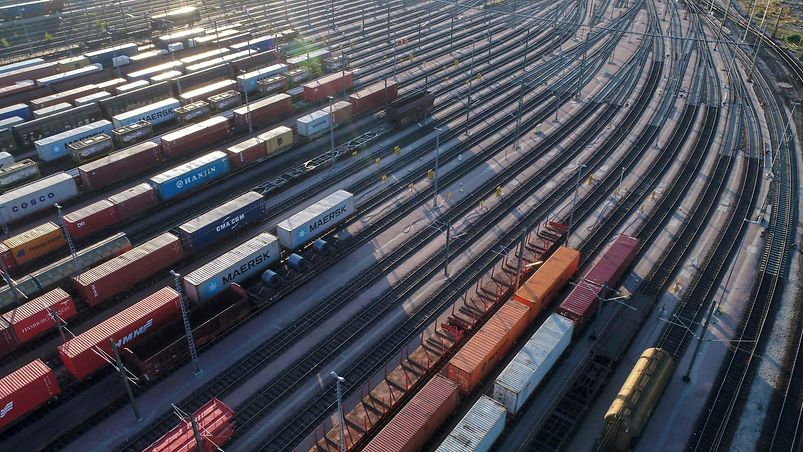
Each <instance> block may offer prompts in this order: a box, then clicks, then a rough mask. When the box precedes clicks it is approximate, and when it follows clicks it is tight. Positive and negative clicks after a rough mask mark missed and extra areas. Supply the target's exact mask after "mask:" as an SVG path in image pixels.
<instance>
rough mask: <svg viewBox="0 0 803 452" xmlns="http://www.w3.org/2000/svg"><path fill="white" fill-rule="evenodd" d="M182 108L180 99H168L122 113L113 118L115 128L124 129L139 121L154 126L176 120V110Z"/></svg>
mask: <svg viewBox="0 0 803 452" xmlns="http://www.w3.org/2000/svg"><path fill="white" fill-rule="evenodd" d="M180 106H181V102H179V101H178V99H173V98H168V99H163V100H160V101H158V102H156V103H153V104H151V105H146V106H144V107H139V108H136V109H134V110H131V111H128V112H125V113H120V114H118V115H115V116H114V117H112V122H113V123H114V127H115V128H120V127H124V126H127V125H130V124H133V123H135V122H139V121H148V122H149V123H150V124H151V125H152V126H155V125H159V124H162V123H165V122H168V121H172V120H174V119H176V111H175V110H176V108H178V107H180Z"/></svg>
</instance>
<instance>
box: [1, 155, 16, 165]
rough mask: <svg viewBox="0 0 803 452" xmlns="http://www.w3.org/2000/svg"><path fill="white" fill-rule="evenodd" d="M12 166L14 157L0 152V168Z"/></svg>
mask: <svg viewBox="0 0 803 452" xmlns="http://www.w3.org/2000/svg"><path fill="white" fill-rule="evenodd" d="M13 164H14V156H13V155H11V154H9V153H8V152H0V168H5V167H7V166H9V165H13Z"/></svg>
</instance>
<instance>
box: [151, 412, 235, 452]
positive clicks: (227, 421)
mask: <svg viewBox="0 0 803 452" xmlns="http://www.w3.org/2000/svg"><path fill="white" fill-rule="evenodd" d="M193 417H194V418H195V422H196V424H197V425H198V429H199V430H200V431H202V432H204V434H203V435H202V440H201V441H202V442H203V448H204V450H217V448H218V446H222V445H223V444H226V443H227V442H229V440H230V439H231V438H232V436H234V411H232V409H231V408H229V407H228V406H226V404H225V403H223V402H221V401H220V400H218V399H212V400H210V401H209V402H207V403H206V404H204V406H202V407H201V408H198V410H196V411H195V413H193ZM196 450H198V447H197V443H196V441H195V434H194V433H193V431H192V424H190V423H189V422H188V421H181V422H180V423H179V424H178V425H177V426H176V427H175V428H173V429H172V430H170V431H169V432H167V433H165V434H164V436H162V437H161V438H159V439H157V440H156V441H154V442H153V444H151V445H150V446H148V447H147V448H146V449H145V451H146V452H178V451H181V452H187V451H196Z"/></svg>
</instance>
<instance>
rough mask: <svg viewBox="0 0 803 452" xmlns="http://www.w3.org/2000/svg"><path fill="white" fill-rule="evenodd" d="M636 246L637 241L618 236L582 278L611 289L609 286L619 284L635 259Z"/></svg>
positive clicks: (625, 236) (626, 236)
mask: <svg viewBox="0 0 803 452" xmlns="http://www.w3.org/2000/svg"><path fill="white" fill-rule="evenodd" d="M638 245H639V239H637V238H635V237H630V236H629V235H625V234H620V235H619V237H617V238H616V240H614V241H613V243H611V246H610V247H608V249H607V250H605V253H604V254H603V255H602V257H600V259H599V260H598V261H596V262H594V265H593V266H592V267H591V269H590V270H588V273H586V275H585V276H584V278H585V279H587V280H589V281H591V282H593V283H595V284H599V285H601V286H604V285H607V286H609V288H613V287H610V286H615V285H616V284H617V283H618V282H619V280H620V279H621V278H622V274H623V273H624V272H625V270H627V268H628V267H630V263H631V262H633V258H634V257H636V251H637V250H638Z"/></svg>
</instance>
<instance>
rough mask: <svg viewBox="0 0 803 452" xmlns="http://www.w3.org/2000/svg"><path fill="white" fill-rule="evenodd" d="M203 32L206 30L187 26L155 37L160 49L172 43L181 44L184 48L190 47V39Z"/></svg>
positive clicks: (203, 33)
mask: <svg viewBox="0 0 803 452" xmlns="http://www.w3.org/2000/svg"><path fill="white" fill-rule="evenodd" d="M205 34H206V30H204V29H203V28H200V27H196V28H187V29H184V30H179V31H175V32H173V33H169V34H166V35H161V36H159V37H158V38H157V39H156V41H157V46H158V47H159V48H161V49H167V48H168V47H169V46H171V45H174V44H182V46H183V48H185V49H186V48H189V47H190V39H192V38H195V37H198V36H203V35H205Z"/></svg>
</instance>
